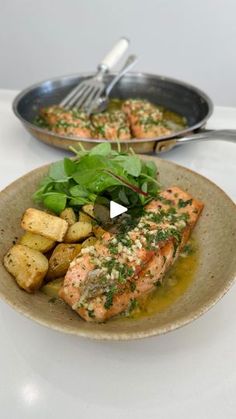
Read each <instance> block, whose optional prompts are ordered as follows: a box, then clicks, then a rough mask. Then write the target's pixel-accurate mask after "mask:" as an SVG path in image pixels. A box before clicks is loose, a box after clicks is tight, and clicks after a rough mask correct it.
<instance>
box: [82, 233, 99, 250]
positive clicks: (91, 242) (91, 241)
mask: <svg viewBox="0 0 236 419" xmlns="http://www.w3.org/2000/svg"><path fill="white" fill-rule="evenodd" d="M96 241H97V238H96V237H94V236H92V237H89V238H88V239H86V240H85V241H84V242H83V243H82V245H81V249H84V248H85V247H88V246H93V245H94V244H95V243H96Z"/></svg>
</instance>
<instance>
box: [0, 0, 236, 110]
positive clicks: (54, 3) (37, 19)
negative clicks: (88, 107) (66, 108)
mask: <svg viewBox="0 0 236 419" xmlns="http://www.w3.org/2000/svg"><path fill="white" fill-rule="evenodd" d="M121 35H125V36H127V37H129V38H130V39H131V41H132V44H131V49H130V50H131V51H132V52H135V53H137V54H138V55H139V56H140V60H139V63H138V65H137V67H136V68H137V69H138V70H143V71H147V72H153V73H159V74H165V75H169V76H173V77H176V78H179V79H183V80H186V81H188V82H191V83H194V84H196V85H197V86H198V87H200V88H202V89H204V90H205V91H206V92H207V93H208V94H209V95H210V96H211V97H212V98H213V100H214V101H215V103H216V104H218V105H232V106H236V83H235V80H236V48H235V47H236V45H235V43H236V42H235V41H236V1H235V0H38V1H34V0H0V88H12V89H21V88H23V87H26V86H27V85H30V84H32V83H34V82H37V81H39V80H41V79H45V78H50V77H52V76H56V75H60V74H70V73H75V72H79V71H87V70H93V69H94V68H95V66H96V64H97V63H98V62H99V59H100V58H102V57H103V55H104V53H106V51H107V50H108V49H109V48H110V47H111V45H112V43H113V42H114V41H116V40H117V39H118V38H119V37H120V36H121Z"/></svg>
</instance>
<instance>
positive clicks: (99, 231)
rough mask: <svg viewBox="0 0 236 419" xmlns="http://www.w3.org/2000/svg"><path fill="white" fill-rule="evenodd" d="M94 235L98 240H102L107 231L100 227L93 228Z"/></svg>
mask: <svg viewBox="0 0 236 419" xmlns="http://www.w3.org/2000/svg"><path fill="white" fill-rule="evenodd" d="M93 233H94V235H95V237H96V238H97V239H100V238H101V237H102V236H103V234H104V233H106V231H105V230H104V229H103V228H102V227H101V226H99V225H94V226H93Z"/></svg>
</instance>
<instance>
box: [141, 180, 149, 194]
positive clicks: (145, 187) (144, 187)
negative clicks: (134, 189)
mask: <svg viewBox="0 0 236 419" xmlns="http://www.w3.org/2000/svg"><path fill="white" fill-rule="evenodd" d="M141 189H142V191H143V192H147V190H148V184H147V182H144V183H143V184H142V185H141Z"/></svg>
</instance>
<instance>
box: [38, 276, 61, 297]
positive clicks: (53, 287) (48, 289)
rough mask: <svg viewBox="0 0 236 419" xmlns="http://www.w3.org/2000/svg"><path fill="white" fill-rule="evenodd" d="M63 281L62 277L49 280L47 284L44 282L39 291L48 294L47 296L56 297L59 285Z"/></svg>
mask: <svg viewBox="0 0 236 419" xmlns="http://www.w3.org/2000/svg"><path fill="white" fill-rule="evenodd" d="M63 281H64V277H63V278H57V279H54V280H53V281H50V282H48V283H47V284H45V285H44V286H43V287H42V288H41V291H42V292H43V293H44V294H46V295H48V296H49V297H54V298H57V297H58V292H59V289H60V288H61V286H62V284H63Z"/></svg>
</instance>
